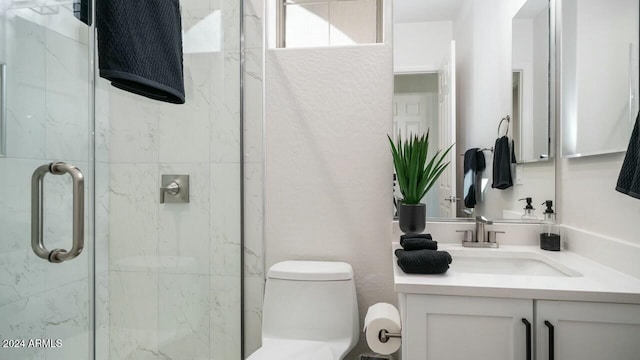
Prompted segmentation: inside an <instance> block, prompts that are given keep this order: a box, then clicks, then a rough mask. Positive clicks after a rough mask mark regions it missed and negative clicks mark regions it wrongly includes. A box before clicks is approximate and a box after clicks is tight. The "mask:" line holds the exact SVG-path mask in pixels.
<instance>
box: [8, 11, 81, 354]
mask: <svg viewBox="0 0 640 360" xmlns="http://www.w3.org/2000/svg"><path fill="white" fill-rule="evenodd" d="M51 9H56V10H57V12H56V13H55V14H51V15H48V16H42V15H40V14H38V13H37V12H35V11H33V10H31V9H29V8H13V9H11V10H6V11H3V13H2V15H1V16H0V22H1V23H2V24H1V29H0V33H2V36H0V39H2V53H1V54H0V62H2V63H5V64H6V66H7V68H6V73H7V83H6V87H7V93H6V96H7V112H6V115H7V117H6V128H5V129H4V130H6V132H7V134H6V138H7V144H6V157H4V158H0V184H2V188H1V189H0V240H1V241H0V319H2V321H0V339H36V338H40V339H46V338H53V339H58V338H59V339H61V340H62V345H63V346H62V347H61V348H57V349H51V348H50V349H43V348H14V349H9V348H0V358H2V359H5V358H6V359H14V360H20V359H44V358H47V359H71V360H75V359H78V360H81V359H85V358H86V357H87V356H88V354H89V332H88V327H89V314H90V307H89V305H90V304H89V293H90V290H89V289H90V286H89V267H90V254H92V252H93V242H92V241H87V242H86V244H85V249H84V252H83V253H82V254H81V255H80V256H79V257H78V258H76V259H74V260H73V261H69V262H65V263H62V264H49V263H48V262H46V261H45V260H42V259H40V258H38V257H36V256H35V255H34V253H33V251H32V250H31V246H30V221H31V219H30V214H31V213H30V197H31V195H30V184H31V183H30V182H31V174H32V172H33V171H34V170H35V169H36V168H37V167H38V166H40V165H42V164H46V163H48V162H51V161H54V160H59V161H65V162H69V163H72V164H74V165H76V166H78V167H79V168H80V169H81V170H82V171H83V172H84V173H85V178H86V181H87V184H88V183H89V182H90V181H91V176H92V173H91V168H90V164H89V162H88V158H89V128H90V127H89V124H90V116H89V108H88V104H89V94H90V92H89V90H90V81H89V71H88V67H89V65H88V64H89V48H88V41H87V39H88V37H87V35H88V30H87V28H86V27H85V26H84V25H83V24H81V23H79V22H78V21H77V20H76V19H75V18H73V15H72V14H71V12H70V11H67V9H66V8H64V7H62V6H59V7H58V6H52V8H51ZM86 196H87V198H86V199H85V200H86V201H88V199H89V191H87V192H86ZM71 197H72V194H71V182H70V178H69V176H54V175H48V176H46V177H45V193H44V219H45V231H44V237H45V242H46V246H47V247H48V248H57V247H59V248H68V247H69V246H70V242H71V240H70V239H71V214H72V210H71ZM90 219H91V213H90V211H87V213H86V218H85V221H86V222H87V224H88V222H89V221H90ZM85 239H90V238H89V226H87V229H86V233H85Z"/></svg>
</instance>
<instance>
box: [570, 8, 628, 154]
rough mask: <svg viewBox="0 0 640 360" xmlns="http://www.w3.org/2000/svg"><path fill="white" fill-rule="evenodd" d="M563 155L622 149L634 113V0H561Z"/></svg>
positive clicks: (601, 152)
mask: <svg viewBox="0 0 640 360" xmlns="http://www.w3.org/2000/svg"><path fill="white" fill-rule="evenodd" d="M560 14H561V15H560V19H559V31H560V37H559V41H560V44H559V48H560V55H561V60H560V74H561V75H560V81H561V99H562V101H561V103H560V108H561V116H562V127H561V131H562V134H561V136H562V156H563V157H580V156H589V155H597V154H607V153H615V152H621V151H625V150H626V149H627V145H628V143H629V137H630V136H631V130H632V128H633V123H634V121H635V117H636V114H637V113H638V33H639V29H638V0H562V1H561V3H560Z"/></svg>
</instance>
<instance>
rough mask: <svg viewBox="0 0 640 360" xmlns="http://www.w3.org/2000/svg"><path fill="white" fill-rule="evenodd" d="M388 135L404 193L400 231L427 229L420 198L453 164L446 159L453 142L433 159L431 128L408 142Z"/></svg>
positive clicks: (399, 182) (399, 215) (398, 179)
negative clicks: (431, 155) (395, 139)
mask: <svg viewBox="0 0 640 360" xmlns="http://www.w3.org/2000/svg"><path fill="white" fill-rule="evenodd" d="M387 137H388V138H389V143H390V144H391V154H392V155H393V166H394V167H395V169H396V176H397V181H398V186H399V187H400V192H401V193H402V199H401V200H400V202H399V204H398V218H399V223H400V230H402V232H404V233H407V234H416V233H421V232H422V231H423V230H424V228H425V221H426V217H427V214H426V206H425V204H423V203H421V202H420V201H421V200H422V198H423V197H424V196H425V195H426V194H427V192H429V190H430V189H431V188H432V187H433V185H435V183H436V181H437V180H438V177H440V175H441V174H442V172H443V171H444V170H445V169H446V168H447V166H448V165H449V162H446V163H445V162H444V159H445V158H446V156H447V154H449V151H451V148H452V147H453V145H451V146H449V148H448V149H447V150H445V151H444V152H442V150H441V149H439V150H438V151H436V153H435V155H434V156H433V157H432V158H430V159H429V156H428V155H429V154H428V153H429V131H428V130H427V133H426V134H423V135H421V136H418V135H414V136H413V137H409V139H408V140H406V141H402V138H401V137H400V134H398V141H397V142H396V143H394V142H393V140H392V139H391V137H390V136H389V135H387Z"/></svg>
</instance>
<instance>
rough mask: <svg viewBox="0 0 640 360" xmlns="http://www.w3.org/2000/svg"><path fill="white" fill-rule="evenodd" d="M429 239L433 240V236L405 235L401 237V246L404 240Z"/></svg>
mask: <svg viewBox="0 0 640 360" xmlns="http://www.w3.org/2000/svg"><path fill="white" fill-rule="evenodd" d="M415 238H418V239H429V240H433V238H432V237H431V234H404V235H400V244H402V240H404V239H415Z"/></svg>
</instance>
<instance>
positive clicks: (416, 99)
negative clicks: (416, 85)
mask: <svg viewBox="0 0 640 360" xmlns="http://www.w3.org/2000/svg"><path fill="white" fill-rule="evenodd" d="M427 109H428V106H427V94H423V93H416V94H412V93H411V94H394V95H393V136H392V137H393V140H394V141H395V140H396V138H397V137H398V132H400V135H401V136H402V139H407V138H408V136H410V135H422V134H423V133H426V132H427V128H428V123H427V118H428V115H427Z"/></svg>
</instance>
